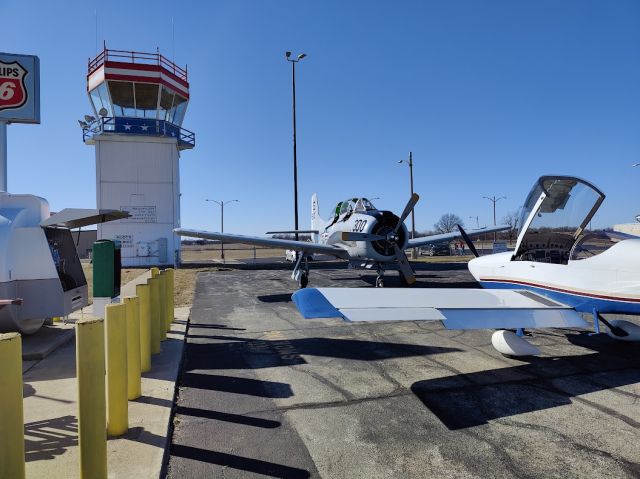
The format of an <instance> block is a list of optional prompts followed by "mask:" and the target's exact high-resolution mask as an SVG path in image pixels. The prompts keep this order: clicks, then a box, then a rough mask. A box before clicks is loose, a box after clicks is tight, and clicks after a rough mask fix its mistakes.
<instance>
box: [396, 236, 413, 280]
mask: <svg viewBox="0 0 640 479" xmlns="http://www.w3.org/2000/svg"><path fill="white" fill-rule="evenodd" d="M393 250H394V251H395V253H396V259H397V260H398V270H399V271H400V274H401V275H402V276H403V277H404V280H405V282H406V283H407V284H413V283H415V282H416V275H415V274H414V273H413V268H412V267H411V265H410V264H409V258H407V255H406V254H404V251H402V250H401V249H400V247H399V246H398V245H397V244H396V243H393Z"/></svg>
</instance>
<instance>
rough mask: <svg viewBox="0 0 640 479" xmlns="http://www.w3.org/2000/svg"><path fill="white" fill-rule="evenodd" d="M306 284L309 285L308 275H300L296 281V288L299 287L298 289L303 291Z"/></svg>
mask: <svg viewBox="0 0 640 479" xmlns="http://www.w3.org/2000/svg"><path fill="white" fill-rule="evenodd" d="M308 284H309V275H308V274H305V273H302V274H301V275H300V279H299V280H298V286H299V287H300V289H303V288H306V287H307V285H308Z"/></svg>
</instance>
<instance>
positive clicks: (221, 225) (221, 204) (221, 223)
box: [205, 199, 238, 262]
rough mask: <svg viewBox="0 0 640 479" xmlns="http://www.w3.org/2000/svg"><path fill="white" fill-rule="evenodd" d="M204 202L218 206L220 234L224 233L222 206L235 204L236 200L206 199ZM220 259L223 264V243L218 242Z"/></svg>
mask: <svg viewBox="0 0 640 479" xmlns="http://www.w3.org/2000/svg"><path fill="white" fill-rule="evenodd" d="M205 201H211V202H213V203H217V204H219V205H220V233H224V205H226V204H227V203H233V202H234V201H235V202H236V203H237V202H238V200H227V201H218V200H209V199H206V200H205ZM220 258H221V259H222V261H223V262H224V242H223V241H220Z"/></svg>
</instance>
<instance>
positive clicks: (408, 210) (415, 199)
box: [393, 193, 420, 233]
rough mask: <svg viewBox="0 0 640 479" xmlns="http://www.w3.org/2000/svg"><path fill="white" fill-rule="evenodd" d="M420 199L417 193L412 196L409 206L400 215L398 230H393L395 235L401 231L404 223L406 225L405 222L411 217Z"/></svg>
mask: <svg viewBox="0 0 640 479" xmlns="http://www.w3.org/2000/svg"><path fill="white" fill-rule="evenodd" d="M419 199H420V196H419V195H418V194H417V193H414V194H412V195H411V198H409V201H408V202H407V206H405V207H404V211H403V212H402V214H401V215H400V219H399V220H398V224H397V225H396V228H395V229H394V230H393V232H394V233H397V232H398V231H399V230H400V227H401V226H402V223H404V220H406V219H407V216H409V213H411V211H412V210H413V208H414V207H415V206H416V203H417V202H418V200H419Z"/></svg>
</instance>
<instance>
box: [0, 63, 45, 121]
mask: <svg viewBox="0 0 640 479" xmlns="http://www.w3.org/2000/svg"><path fill="white" fill-rule="evenodd" d="M0 122H8V123H40V60H39V59H38V57H37V56H35V55H17V54H13V53H2V52H0Z"/></svg>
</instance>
